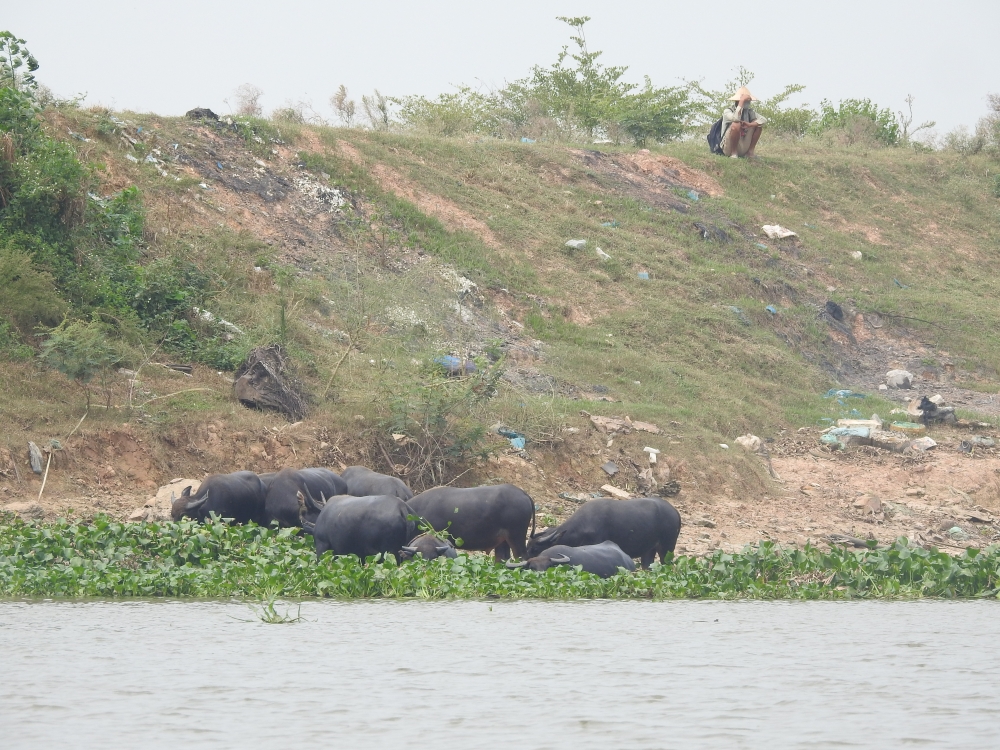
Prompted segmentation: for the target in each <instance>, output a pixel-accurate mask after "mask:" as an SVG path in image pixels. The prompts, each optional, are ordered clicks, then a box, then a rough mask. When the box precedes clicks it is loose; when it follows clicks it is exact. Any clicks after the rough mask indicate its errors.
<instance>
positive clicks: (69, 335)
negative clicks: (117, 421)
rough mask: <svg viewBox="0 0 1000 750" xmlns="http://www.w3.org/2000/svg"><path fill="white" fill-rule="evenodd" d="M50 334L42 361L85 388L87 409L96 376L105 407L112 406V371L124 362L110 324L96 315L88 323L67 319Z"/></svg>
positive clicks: (43, 350)
mask: <svg viewBox="0 0 1000 750" xmlns="http://www.w3.org/2000/svg"><path fill="white" fill-rule="evenodd" d="M47 333H48V338H47V339H46V340H45V342H44V343H42V352H41V355H40V356H41V358H42V361H43V362H45V364H46V365H48V366H49V367H51V368H52V369H54V370H58V371H59V372H61V373H62V374H63V375H65V376H66V377H68V378H69V379H70V380H72V381H73V382H75V383H76V384H77V385H78V386H79V387H80V388H82V389H83V392H84V393H85V394H86V397H87V409H88V410H89V409H90V396H91V392H90V383H91V382H92V381H93V379H94V378H95V377H97V378H98V379H99V380H100V383H101V390H102V391H103V392H104V396H105V401H106V406H107V407H108V408H111V388H110V380H111V373H112V370H113V368H114V367H115V365H117V364H118V363H119V362H120V361H121V355H120V354H119V353H118V352H117V351H116V349H115V347H114V346H113V345H112V344H111V342H110V339H109V331H108V328H107V326H105V325H104V324H103V323H101V322H100V320H99V319H98V318H97V317H96V315H95V317H94V318H93V319H92V320H91V321H90V322H89V323H84V322H83V321H79V320H76V321H73V322H70V321H69V320H64V321H63V322H62V323H60V324H59V325H58V326H56V327H55V328H52V329H49V330H48V331H47Z"/></svg>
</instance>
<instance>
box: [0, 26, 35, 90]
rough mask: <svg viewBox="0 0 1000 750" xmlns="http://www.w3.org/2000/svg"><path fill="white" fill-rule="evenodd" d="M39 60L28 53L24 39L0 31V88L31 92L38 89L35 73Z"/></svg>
mask: <svg viewBox="0 0 1000 750" xmlns="http://www.w3.org/2000/svg"><path fill="white" fill-rule="evenodd" d="M36 70H38V60H36V59H35V56H34V55H32V54H31V53H30V52H28V48H27V47H26V46H25V41H24V40H23V39H18V38H17V37H16V36H14V35H13V34H11V33H10V32H9V31H0V87H10V88H12V89H14V90H15V91H30V90H32V89H35V88H37V87H38V84H37V82H36V81H35V75H34V74H35V71H36Z"/></svg>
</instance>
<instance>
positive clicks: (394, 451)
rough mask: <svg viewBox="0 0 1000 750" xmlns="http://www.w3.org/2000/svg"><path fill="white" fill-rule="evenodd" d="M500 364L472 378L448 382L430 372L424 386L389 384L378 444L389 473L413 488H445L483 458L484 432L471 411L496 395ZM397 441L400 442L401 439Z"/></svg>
mask: <svg viewBox="0 0 1000 750" xmlns="http://www.w3.org/2000/svg"><path fill="white" fill-rule="evenodd" d="M502 375H503V368H502V366H501V365H500V364H496V365H492V366H489V367H485V368H481V369H479V371H478V372H477V373H475V374H474V375H469V376H465V377H458V378H449V377H447V376H446V375H445V374H443V372H441V371H440V368H439V367H437V366H434V367H433V368H432V369H431V371H430V372H429V373H428V375H427V379H426V380H421V381H417V382H411V383H409V384H399V383H394V384H393V388H392V393H391V394H387V399H386V403H387V405H388V408H387V413H386V414H385V415H384V417H383V419H382V421H381V423H380V426H379V436H378V443H379V444H380V445H381V449H382V452H383V454H384V456H385V457H386V458H387V459H390V458H391V461H390V464H391V465H390V466H389V467H388V468H389V469H390V470H393V471H395V472H396V473H401V474H403V475H405V476H406V478H407V482H408V483H409V484H410V486H412V487H414V488H427V487H433V486H436V485H440V484H444V483H446V482H447V481H449V479H451V478H453V477H454V476H455V474H456V473H457V471H458V469H459V468H460V467H462V466H463V465H464V464H466V463H468V462H469V461H471V460H473V459H475V458H477V457H485V455H486V451H485V448H484V446H483V442H484V439H485V438H486V434H487V433H486V429H485V428H484V427H483V425H482V423H481V422H480V421H479V420H477V419H475V418H474V417H473V416H472V410H473V408H474V407H475V406H476V405H477V404H479V403H481V402H483V401H485V400H488V399H490V398H492V397H493V396H494V395H495V394H496V389H497V383H498V382H499V380H500V377H501V376H502ZM399 436H402V438H400V437H399Z"/></svg>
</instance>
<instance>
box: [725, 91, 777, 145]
mask: <svg viewBox="0 0 1000 750" xmlns="http://www.w3.org/2000/svg"><path fill="white" fill-rule="evenodd" d="M729 101H731V102H732V104H731V105H729V106H728V107H726V109H725V110H723V112H722V153H724V154H725V155H726V156H730V157H732V158H733V159H736V158H738V157H740V156H745V157H747V158H748V159H754V158H756V157H755V154H754V148H755V147H756V146H757V141H759V140H760V133H761V127H762V126H763V125H764V124H765V123H766V122H767V121H766V120H765V119H764V118H763V117H761V116H760V115H758V114H757V113H756V112H754V111H753V110H752V109H751V108H750V102H751V101H756V99H755V98H754V96H753V94H751V93H750V89H748V88H747V87H746V86H741V87H740V89H739V91H737V92H736V93H735V94H733V95H732V96H731V97H729Z"/></svg>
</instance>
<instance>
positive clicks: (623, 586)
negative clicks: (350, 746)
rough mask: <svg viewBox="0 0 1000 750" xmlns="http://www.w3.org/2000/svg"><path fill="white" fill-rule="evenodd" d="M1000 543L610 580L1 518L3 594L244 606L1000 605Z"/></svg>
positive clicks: (713, 561) (719, 565)
mask: <svg viewBox="0 0 1000 750" xmlns="http://www.w3.org/2000/svg"><path fill="white" fill-rule="evenodd" d="M998 581H1000V548H998V547H990V548H989V549H987V550H983V551H979V550H976V549H969V550H967V551H966V552H965V553H964V554H962V555H960V556H957V557H952V556H950V555H948V554H945V553H943V552H940V551H938V550H926V549H923V548H921V547H916V546H912V545H910V544H909V543H908V542H907V540H906V539H904V538H900V539H899V540H897V542H896V543H895V544H893V545H892V546H891V547H888V548H885V549H863V550H854V549H840V548H835V549H831V550H822V549H819V548H817V547H811V546H807V547H804V548H802V549H785V548H781V547H779V546H777V545H774V544H773V543H771V542H762V543H761V544H760V545H759V546H756V547H747V548H745V549H744V550H743V551H742V552H739V553H725V552H721V551H718V552H715V553H714V554H712V555H710V556H707V557H687V556H678V557H675V558H673V559H672V560H669V561H668V562H667V563H666V564H663V565H661V564H658V563H657V564H654V565H653V566H652V568H650V569H649V570H645V571H642V570H640V571H636V572H635V573H626V572H622V573H620V574H619V575H617V576H614V577H612V578H608V579H601V578H598V577H596V576H594V575H591V574H589V573H584V572H581V571H580V570H578V569H575V568H570V567H565V566H561V567H555V568H551V569H549V570H548V571H546V572H545V573H535V572H532V571H529V570H509V569H507V568H505V567H504V566H503V565H499V564H497V563H495V562H494V561H493V559H492V558H490V557H486V556H484V555H465V554H460V555H459V556H458V558H457V559H448V558H443V557H442V558H438V559H437V560H433V561H430V562H425V561H423V560H414V561H410V562H407V563H404V564H403V565H401V566H397V565H396V564H395V562H394V561H393V560H392V559H391V558H390V559H389V560H387V561H380V560H374V559H372V560H369V561H368V564H367V565H363V564H361V562H360V561H358V560H357V559H356V558H354V557H340V558H335V557H332V556H330V555H326V556H325V557H323V558H322V559H321V560H319V561H317V559H316V556H315V553H314V551H313V546H312V538H311V537H308V536H306V537H302V536H299V535H298V531H297V530H296V529H274V528H263V527H259V526H255V525H252V524H251V525H247V526H230V525H227V524H225V523H222V522H220V521H210V522H208V523H204V524H198V523H195V522H193V521H181V522H179V523H155V522H152V523H120V522H117V521H114V520H112V519H109V518H106V517H102V516H98V517H97V518H95V519H94V520H93V521H92V522H90V523H86V524H84V523H78V522H74V521H69V520H60V521H57V522H55V523H51V524H43V523H34V522H24V521H20V520H12V519H10V518H9V517H8V518H7V519H6V520H4V521H3V522H0V596H4V597H15V596H16V597H22V596H23V597H86V596H97V597H159V596H169V597H237V598H251V599H260V598H272V599H273V597H275V596H280V597H283V598H305V597H335V598H341V599H356V598H375V597H382V598H407V597H408V598H420V599H454V598H504V599H517V598H536V599H595V598H603V599H678V598H715V599H737V598H747V599H779V598H787V599H851V598H916V597H922V596H932V597H945V598H957V597H997V596H998V595H1000V590H998V587H1000V583H998Z"/></svg>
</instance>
